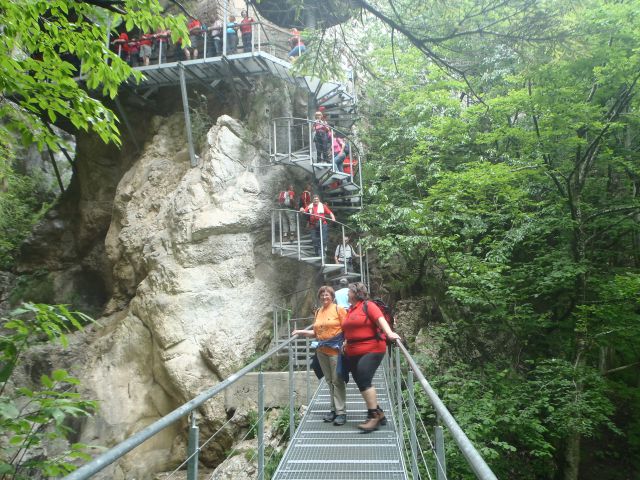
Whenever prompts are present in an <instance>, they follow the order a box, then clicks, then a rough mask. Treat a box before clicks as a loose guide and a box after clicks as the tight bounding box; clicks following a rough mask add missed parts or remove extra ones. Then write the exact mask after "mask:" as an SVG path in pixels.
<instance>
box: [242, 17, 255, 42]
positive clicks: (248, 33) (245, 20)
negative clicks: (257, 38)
mask: <svg viewBox="0 0 640 480" xmlns="http://www.w3.org/2000/svg"><path fill="white" fill-rule="evenodd" d="M240 16H241V17H242V20H240V33H241V34H242V49H243V50H244V51H245V53H247V52H250V51H251V50H252V48H253V33H252V28H253V27H252V25H253V23H255V20H254V19H253V18H251V17H250V16H249V15H248V14H247V11H246V10H242V12H240Z"/></svg>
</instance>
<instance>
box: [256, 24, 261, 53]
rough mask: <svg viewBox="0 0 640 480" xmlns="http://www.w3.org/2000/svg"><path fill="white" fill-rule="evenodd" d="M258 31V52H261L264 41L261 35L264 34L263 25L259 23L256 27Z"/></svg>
mask: <svg viewBox="0 0 640 480" xmlns="http://www.w3.org/2000/svg"><path fill="white" fill-rule="evenodd" d="M256 30H257V31H258V51H259V52H261V51H262V41H261V35H260V33H261V32H262V24H260V23H258V24H257V25H256Z"/></svg>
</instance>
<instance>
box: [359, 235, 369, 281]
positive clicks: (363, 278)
mask: <svg viewBox="0 0 640 480" xmlns="http://www.w3.org/2000/svg"><path fill="white" fill-rule="evenodd" d="M358 255H359V257H358V258H359V260H360V281H361V282H362V283H364V284H365V285H366V284H367V282H365V276H364V268H363V265H362V245H360V242H358Z"/></svg>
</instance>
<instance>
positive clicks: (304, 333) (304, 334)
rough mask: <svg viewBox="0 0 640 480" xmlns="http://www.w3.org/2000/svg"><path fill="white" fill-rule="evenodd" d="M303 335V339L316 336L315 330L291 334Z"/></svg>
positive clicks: (297, 331) (298, 331)
mask: <svg viewBox="0 0 640 480" xmlns="http://www.w3.org/2000/svg"><path fill="white" fill-rule="evenodd" d="M295 335H302V336H303V337H313V336H315V335H314V333H313V330H294V331H293V332H291V336H292V337H293V336H295Z"/></svg>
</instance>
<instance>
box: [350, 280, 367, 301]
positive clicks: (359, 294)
mask: <svg viewBox="0 0 640 480" xmlns="http://www.w3.org/2000/svg"><path fill="white" fill-rule="evenodd" d="M349 290H351V292H353V295H354V296H355V297H356V300H362V301H364V300H366V299H368V298H369V291H368V290H367V286H366V285H365V284H364V283H362V282H355V283H352V284H351V285H349Z"/></svg>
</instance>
